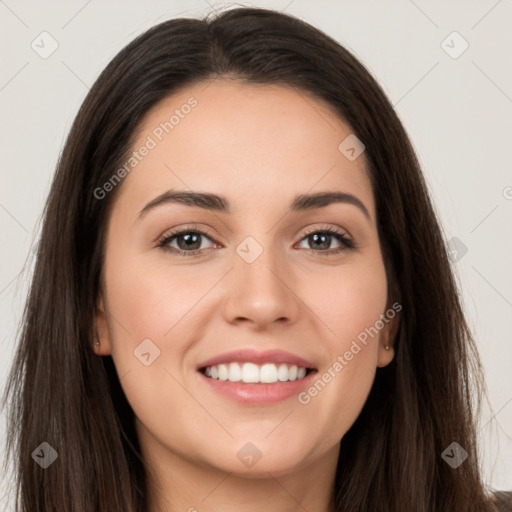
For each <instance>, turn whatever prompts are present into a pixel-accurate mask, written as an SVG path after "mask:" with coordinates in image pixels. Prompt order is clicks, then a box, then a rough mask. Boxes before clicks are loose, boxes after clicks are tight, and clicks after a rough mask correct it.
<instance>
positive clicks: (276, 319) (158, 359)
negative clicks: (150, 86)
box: [96, 80, 394, 476]
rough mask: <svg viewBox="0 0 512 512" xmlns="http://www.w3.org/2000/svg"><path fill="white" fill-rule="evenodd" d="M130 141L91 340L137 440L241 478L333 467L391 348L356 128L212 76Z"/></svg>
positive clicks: (311, 104) (301, 101)
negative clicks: (95, 339)
mask: <svg viewBox="0 0 512 512" xmlns="http://www.w3.org/2000/svg"><path fill="white" fill-rule="evenodd" d="M166 123H167V124H166ZM347 137H350V138H349V139H347ZM345 139H347V140H345ZM340 144H341V146H340ZM144 148H145V149H144ZM132 149H133V151H135V152H136V154H133V155H131V156H132V160H131V161H130V162H129V163H128V165H127V166H126V168H125V173H126V176H125V177H124V179H123V182H122V183H121V184H118V185H117V186H118V187H121V189H120V190H119V191H116V192H119V195H118V197H117V198H116V202H115V205H114V208H113V211H112V215H111V218H110V220H109V224H108V230H107V242H106V254H105V261H104V268H103V293H102V297H101V299H100V301H99V313H98V316H97V322H96V327H97V330H98V334H99V338H100V341H101V346H100V348H97V349H96V350H97V352H98V353H99V354H100V353H101V354H102V355H106V354H111V355H112V358H113V361H114V363H115V366H116V369H117V372H118V375H119V378H120V381H121V386H122V388H123V390H124V392H125V394H126V397H127V399H128V401H129V403H130V404H131V406H132V408H133V410H134V413H135V415H136V426H137V430H138V433H139V436H140V441H141V445H142V446H143V450H144V451H145V452H146V454H148V456H150V457H153V458H154V459H158V460H159V461H160V462H161V463H165V461H173V460H176V459H177V458H179V459H182V460H185V461H187V462H191V463H193V464H196V465H200V466H202V467H203V468H217V469H221V470H223V471H226V472H234V473H240V474H247V475H249V474H251V475H263V474H266V472H270V473H271V474H272V475H274V476H278V475H280V474H286V473H288V472H291V471H292V470H296V469H297V468H299V467H303V468H305V467H308V465H310V464H313V463H315V462H318V461H325V462H327V461H329V464H330V465H331V467H333V465H335V463H336V459H337V454H338V447H339V442H340V439H341V438H342V437H343V435H344V434H345V433H346V432H347V430H348V429H349V428H350V426H351V425H352V424H353V423H354V421H355V420H356V418H357V416H358V415H359V413H360V411H361V408H362V407H363V404H364V402H365V400H366V398H367V396H368V393H369V391H370V389H371V386H372V383H373V380H374V376H375V372H376V367H378V366H384V365H386V364H388V363H389V362H390V361H391V359H392V357H393V349H392V348H391V349H390V350H386V349H385V348H384V346H385V345H386V344H387V343H388V342H389V341H391V340H390V335H391V331H392V329H391V326H392V325H393V323H394V321H390V320H389V318H391V317H392V316H394V310H390V309H389V305H388V304H387V302H386V299H387V282H386V275H385V269H384V264H383V259H382V254H381V248H380V244H379V239H378V234H377V219H376V214H375V203H374V197H373V194H372V189H371V186H370V181H369V179H368V177H367V173H366V170H365V168H366V161H365V154H364V152H363V153H362V154H360V155H359V156H358V153H359V152H360V151H361V150H362V149H363V147H362V146H360V145H359V143H358V141H357V140H356V139H354V138H353V136H352V135H351V129H350V126H348V125H347V124H345V123H344V122H342V121H340V119H338V118H337V117H336V116H335V115H334V114H333V113H332V112H331V111H330V109H329V108H328V107H327V106H326V105H325V104H323V103H322V102H321V101H320V100H318V99H314V98H313V97H312V96H310V95H308V94H306V93H304V92H300V93H299V92H297V91H295V90H294V89H292V88H286V87H279V86H269V85H265V86H256V85H243V84H241V83H239V82H234V81H227V80H216V81H214V82H211V83H209V85H208V84H206V83H202V84H198V85H195V86H193V87H189V88H187V89H186V90H183V91H182V92H180V93H177V94H175V95H173V96H171V97H169V98H167V99H166V100H164V101H162V102H161V103H160V104H158V105H157V106H156V107H155V108H153V109H152V110H151V111H150V112H149V113H148V115H147V116H146V118H145V119H144V122H143V123H142V125H141V129H140V131H139V132H138V133H137V136H136V140H135V143H134V144H133V148H132ZM130 164H131V165H132V166H133V168H131V169H130V167H129V165H130ZM126 169H130V170H129V172H127V171H126ZM122 176H123V172H121V171H120V172H119V174H118V176H117V179H116V178H113V179H112V180H111V182H110V185H109V184H107V185H105V187H104V188H103V190H104V191H105V192H106V193H108V192H109V191H110V190H111V189H112V188H113V187H114V185H115V184H116V183H117V182H118V181H119V177H122ZM110 193H112V192H110ZM177 193H178V194H182V195H181V196H176V195H175V196H173V195H172V194H177ZM184 194H187V196H185V195H184ZM196 194H201V196H199V195H198V196H196ZM203 194H204V195H206V196H202V195H203ZM318 194H331V195H330V196H325V197H323V198H322V197H317V198H316V199H315V196H316V195H318ZM334 194H339V195H338V196H335V195H334ZM100 196H101V194H100V193H98V197H100ZM310 196H312V197H310ZM220 198H221V199H220ZM98 200H106V199H98ZM176 230H180V231H182V232H181V234H178V235H176V234H175V235H174V236H173V234H174V233H175V231H176ZM329 230H331V231H333V233H329V232H326V231H329ZM201 233H205V234H201ZM180 251H181V252H180ZM390 311H392V313H393V314H392V315H390ZM304 374H305V376H304ZM208 375H209V376H208ZM226 379H227V380H226Z"/></svg>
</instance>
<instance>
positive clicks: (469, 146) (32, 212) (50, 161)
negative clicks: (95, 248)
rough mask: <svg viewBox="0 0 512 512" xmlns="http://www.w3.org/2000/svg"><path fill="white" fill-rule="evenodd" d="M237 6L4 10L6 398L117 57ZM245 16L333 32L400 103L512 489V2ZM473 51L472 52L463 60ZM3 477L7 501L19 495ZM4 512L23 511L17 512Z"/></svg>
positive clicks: (0, 19)
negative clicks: (77, 128)
mask: <svg viewBox="0 0 512 512" xmlns="http://www.w3.org/2000/svg"><path fill="white" fill-rule="evenodd" d="M230 5H235V4H232V3H229V2H227V3H222V4H221V3H214V2H213V0H208V1H206V0H197V1H190V2H185V1H134V0H131V1H109V2H105V1H104V2H100V1H99V0H89V1H88V2H87V1H82V2H76V1H68V2H65V3H64V2H61V3H58V2H55V1H54V2H45V3H44V4H43V3H36V2H29V1H20V0H18V1H15V0H5V1H1V0H0V42H1V48H2V53H1V67H0V111H1V124H0V144H1V151H0V172H1V188H0V226H1V239H2V249H1V255H2V260H1V265H0V314H1V319H2V325H1V339H0V348H1V350H2V357H1V359H0V390H2V391H3V389H4V386H5V382H6V377H7V373H8V370H9V367H10V364H11V361H12V357H13V354H14V347H15V338H16V331H17V327H18V323H19V320H20V317H21V312H22V307H23V303H24V300H25V297H26V292H27V284H28V282H29V276H30V269H31V261H30V258H29V256H32V254H33V247H34V245H35V244H36V241H37V237H38V230H39V220H40V216H41V212H42V208H43V205H44V201H45V198H46V195H47V193H48V191H49V187H50V183H51V178H52V175H53V172H54V169H55V164H56V162H57V159H58V156H59V153H60V151H61V150H62V147H63V144H64V141H65V138H66V135H67V133H68V131H69V129H70V126H71V123H72V121H73V118H74V116H75V114H76V112H77V110H78V108H79V106H80V104H81V102H82V101H83V99H84V97H85V95H86V93H87V92H88V89H89V88H90V86H91V85H92V84H93V82H94V80H95V79H96V78H97V76H98V75H99V73H100V72H101V71H102V69H103V68H104V67H105V66H106V65H107V63H108V62H109V61H110V60H111V59H112V58H113V57H114V55H115V54H116V53H117V52H118V51H119V50H121V48H123V47H124V46H125V45H126V44H127V43H129V42H130V41H131V40H132V39H134V38H135V37H136V36H137V35H139V34H140V33H141V32H143V31H145V30H146V29H148V28H149V27H151V26H153V25H155V24H156V23H158V22H161V21H164V20H166V19H169V18H174V17H195V18H197V17H203V16H205V15H206V14H208V13H209V12H210V11H211V10H212V8H215V9H219V8H222V9H225V8H228V6H230ZM236 5H252V6H261V7H270V8H275V9H278V10H284V11H285V12H287V13H289V14H292V15H295V16H298V17H300V18H302V19H304V20H305V21H307V22H309V23H311V24H312V25H314V26H316V27H317V28H319V29H321V30H323V31H325V32H326V33H327V34H329V35H330V36H332V37H333V38H335V39H336V40H337V41H339V42H340V43H341V44H343V45H345V46H346V47H347V48H348V49H349V50H351V51H352V52H353V53H354V54H355V55H356V56H357V57H358V58H359V59H360V60H361V61H362V62H363V63H364V64H365V65H366V66H367V67H368V69H369V70H370V71H371V72H372V74H373V75H374V76H375V78H376V79H377V80H378V82H379V83H380V84H381V85H382V87H383V88H384V90H385V92H386V93H387V95H388V97H389V98H390V100H391V101H392V103H393V104H394V105H395V107H396V110H397V112H398V115H399V116H400V118H401V120H402V121H403V123H404V125H405V127H406V129H407V131H408V133H409V135H410V137H411V140H412V142H413V144H414V146H415V148H416V151H417V154H418V157H419V159H420V162H421V164H422V166H423V170H424V173H425V176H426V178H427V181H428V183H429V186H430V188H431V192H432V195H433V198H434V202H435V204H436V207H437V210H438V212H439V216H440V219H441V221H442V224H443V228H444V231H445V236H446V240H447V242H448V241H450V240H453V237H456V238H457V240H458V241H456V242H453V241H452V242H451V243H450V247H455V248H456V249H457V252H454V258H455V259H456V260H458V261H456V262H454V268H455V271H456V273H457V276H458V279H459V282H460V286H461V290H462V294H463V300H464V304H465V308H466V311H467V314H468V317H469V321H470V325H471V327H472V330H473V332H474V334H475V336H476V339H477V343H478V347H479V350H480V353H481V357H482V363H483V366H484V370H485V374H486V379H487V385H488V390H489V401H490V405H491V408H488V407H486V406H484V410H483V413H482V418H481V422H480V427H479V439H480V446H481V452H482V454H483V469H484V476H485V479H486V482H487V483H488V484H489V485H491V486H492V487H495V488H498V489H509V490H510V489H512V379H511V372H510V369H511V365H512V343H511V342H512V336H511V334H512V333H511V330H512V329H511V322H510V318H511V313H512V286H511V284H512V270H511V265H510V263H511V261H512V257H511V256H512V242H511V236H510V233H511V230H510V220H511V211H512V173H511V172H510V169H511V161H512V153H511V151H510V146H511V141H512V116H511V113H512V99H511V98H512V68H511V66H510V63H511V62H512V55H511V54H512V30H511V23H510V22H511V20H512V2H511V1H510V0H500V1H496V0H481V1H473V2H467V1H462V0H461V1H451V2H446V1H441V0H436V1H428V2H427V1H426V0H415V1H412V0H393V1H392V0H387V1H376V0H372V1H364V2H363V1H359V2H358V1H356V0H352V1H343V2H336V1H326V0H324V1H319V0H316V1H315V2H307V1H305V0H292V1H290V0H273V1H257V2H252V3H248V2H247V3H243V2H240V3H238V4H236ZM43 31H46V32H48V33H49V34H51V37H52V38H53V39H55V40H56V41H57V43H58V48H57V50H56V51H55V52H54V53H53V54H52V55H50V56H49V57H48V58H46V59H43V58H41V56H40V55H39V54H38V53H36V51H34V50H33V49H32V47H31V43H32V42H33V41H34V40H35V41H36V43H37V41H40V38H39V35H40V34H41V33H42V32H43ZM454 31H456V32H458V34H460V36H459V35H456V34H455V35H454V34H453V32H454ZM45 37H47V36H45ZM47 41H48V40H47ZM443 41H445V42H444V43H443ZM465 42H467V44H468V45H469V46H468V48H467V49H466V50H465V51H464V52H463V53H462V54H461V55H458V53H460V52H461V50H463V49H464V47H465V45H466V43H465ZM46 48H48V46H46ZM445 50H447V51H448V52H449V53H451V54H452V55H449V53H447V51H445ZM454 56H456V57H457V58H454ZM23 269H25V270H23ZM55 371H58V369H57V368H56V369H55ZM4 437H5V426H4V414H3V416H2V426H1V428H0V438H1V439H2V440H3V439H4ZM41 441H43V439H42V440H41ZM34 448H35V447H34ZM0 450H2V451H1V452H0V453H1V458H2V460H3V459H4V452H3V446H2V448H1V449H0ZM27 455H28V454H27ZM2 480H3V482H2V485H3V487H2V488H1V489H0V492H1V495H0V497H1V496H3V495H4V493H5V489H6V485H7V482H6V479H5V478H4V479H2ZM2 509H10V507H9V506H8V505H7V502H6V504H5V505H4V507H2Z"/></svg>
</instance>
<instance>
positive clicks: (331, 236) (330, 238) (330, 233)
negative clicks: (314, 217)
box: [299, 227, 355, 255]
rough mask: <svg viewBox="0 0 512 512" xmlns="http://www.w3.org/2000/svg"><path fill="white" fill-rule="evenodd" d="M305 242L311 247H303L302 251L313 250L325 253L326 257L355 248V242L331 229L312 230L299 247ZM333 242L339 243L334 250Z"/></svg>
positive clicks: (340, 232)
mask: <svg viewBox="0 0 512 512" xmlns="http://www.w3.org/2000/svg"><path fill="white" fill-rule="evenodd" d="M304 242H305V243H306V244H309V247H301V248H302V249H307V250H311V251H313V252H316V253H325V255H331V254H337V253H339V252H341V251H344V250H346V249H353V248H354V247H355V244H354V242H353V241H352V240H351V239H350V238H349V237H348V236H347V235H346V234H345V233H343V232H342V231H338V230H337V229H334V228H331V227H329V228H325V229H316V230H310V231H309V232H307V234H306V236H305V237H304V238H303V239H302V240H301V241H300V242H299V245H300V244H303V243H304ZM332 242H335V243H338V247H335V248H334V249H333V248H332V246H331V243H332ZM331 249H333V250H331Z"/></svg>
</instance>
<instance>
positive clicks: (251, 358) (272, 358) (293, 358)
mask: <svg viewBox="0 0 512 512" xmlns="http://www.w3.org/2000/svg"><path fill="white" fill-rule="evenodd" d="M232 362H238V363H254V364H263V363H277V364H283V363H284V364H288V365H297V366H300V367H303V368H309V369H315V367H314V364H313V363H312V362H311V361H308V360H306V359H304V358H302V357H299V356H297V355H295V354H292V353H291V352H286V351H284V350H278V349H274V350H265V351H259V350H255V349H242V350H233V351H231V352H224V353H223V354H219V355H218V356H214V357H212V358H210V359H207V360H206V361H203V362H201V363H199V364H198V365H197V369H198V370H200V369H202V368H206V367H207V366H216V365H218V364H222V363H232Z"/></svg>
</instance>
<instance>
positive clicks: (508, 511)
mask: <svg viewBox="0 0 512 512" xmlns="http://www.w3.org/2000/svg"><path fill="white" fill-rule="evenodd" d="M491 503H492V504H493V505H495V506H496V510H497V511H498V512H512V491H508V492H505V491H495V492H494V493H493V495H492V496H491Z"/></svg>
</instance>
